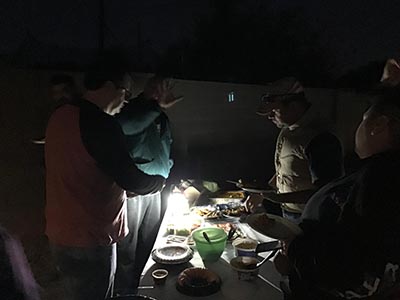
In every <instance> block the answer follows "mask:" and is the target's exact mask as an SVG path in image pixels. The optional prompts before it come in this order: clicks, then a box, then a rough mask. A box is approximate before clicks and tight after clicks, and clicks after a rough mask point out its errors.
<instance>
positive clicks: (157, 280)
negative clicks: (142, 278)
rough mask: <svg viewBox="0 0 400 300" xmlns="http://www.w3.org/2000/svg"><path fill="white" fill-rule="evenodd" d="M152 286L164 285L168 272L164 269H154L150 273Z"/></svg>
mask: <svg viewBox="0 0 400 300" xmlns="http://www.w3.org/2000/svg"><path fill="white" fill-rule="evenodd" d="M151 276H152V277H153V281H154V284H157V285H159V284H164V283H165V280H166V279H167V276H168V271H167V270H165V269H156V270H154V271H153V272H152V273H151Z"/></svg>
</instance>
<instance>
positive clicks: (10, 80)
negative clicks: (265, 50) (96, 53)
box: [0, 67, 367, 236]
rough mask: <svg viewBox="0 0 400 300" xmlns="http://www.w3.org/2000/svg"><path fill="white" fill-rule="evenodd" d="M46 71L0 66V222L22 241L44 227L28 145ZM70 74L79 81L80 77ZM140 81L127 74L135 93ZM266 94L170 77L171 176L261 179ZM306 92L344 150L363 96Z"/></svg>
mask: <svg viewBox="0 0 400 300" xmlns="http://www.w3.org/2000/svg"><path fill="white" fill-rule="evenodd" d="M53 73H56V72H46V71H26V70H15V69H7V68H4V67H3V68H2V69H1V68H0V136H1V140H2V146H1V147H0V178H1V184H0V223H2V224H5V225H6V226H7V227H8V228H11V230H14V231H18V232H20V233H21V232H22V233H23V234H25V235H28V236H35V234H37V233H38V232H42V231H43V226H44V217H43V207H44V203H45V202H44V199H45V196H44V169H43V147H42V146H38V145H33V144H32V143H31V142H30V140H31V139H32V138H37V137H41V136H42V135H43V133H44V128H45V124H46V121H47V117H48V114H49V111H50V108H51V107H52V106H53V105H52V103H51V102H50V100H49V99H48V95H47V84H48V81H49V79H50V77H51V75H52V74H53ZM57 73H59V72H57ZM72 75H74V76H75V77H76V79H77V80H78V81H80V80H81V74H72ZM147 77H148V75H146V74H134V82H135V87H136V90H137V91H139V90H140V88H141V87H142V86H143V84H144V82H145V79H146V78H147ZM266 91H267V90H266V89H265V87H263V86H258V85H242V84H229V83H216V82H198V81H183V80H177V81H176V86H175V93H176V95H184V96H185V99H184V100H183V101H182V102H180V103H179V104H177V105H176V106H174V107H172V108H171V109H170V110H169V111H168V115H169V117H170V120H171V123H172V126H173V134H174V147H173V156H174V158H175V167H174V169H173V172H172V177H174V178H204V179H238V178H256V179H261V178H262V179H264V180H267V179H268V178H269V177H270V176H271V175H272V174H273V152H274V149H275V140H276V136H277V134H278V130H277V129H276V128H275V126H274V125H273V124H271V123H270V122H269V121H268V120H267V119H266V118H262V117H259V116H257V115H256V114H255V110H256V108H257V105H258V101H259V97H260V95H261V94H263V93H265V92H266ZM229 92H234V93H235V101H234V102H228V93H229ZM306 93H307V96H308V97H309V98H310V100H311V101H312V102H313V103H314V105H316V106H318V107H319V109H320V111H321V114H322V115H323V116H325V117H326V118H327V119H329V120H332V121H334V123H335V124H336V129H337V132H338V135H339V137H340V138H341V140H342V142H343V144H344V146H345V149H346V151H347V152H350V151H351V150H352V147H353V136H354V131H355V128H356V125H357V124H358V122H359V121H360V119H361V115H362V112H363V111H364V109H365V107H366V103H367V102H366V101H367V99H365V98H364V97H360V96H357V95H355V94H352V93H350V92H343V91H335V90H321V89H308V90H307V91H306ZM21 220H23V222H22V223H21Z"/></svg>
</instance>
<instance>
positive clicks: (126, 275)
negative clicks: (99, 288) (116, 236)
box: [115, 192, 161, 294]
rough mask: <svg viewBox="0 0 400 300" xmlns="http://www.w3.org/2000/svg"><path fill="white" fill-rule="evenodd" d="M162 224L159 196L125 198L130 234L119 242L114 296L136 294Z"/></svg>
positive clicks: (158, 194)
mask: <svg viewBox="0 0 400 300" xmlns="http://www.w3.org/2000/svg"><path fill="white" fill-rule="evenodd" d="M160 223H161V194H160V193H159V192H158V193H155V194H151V195H144V196H136V197H133V198H128V227H129V234H128V236H126V237H125V238H124V239H123V240H122V241H120V242H119V243H118V267H117V274H116V279H115V285H116V286H115V290H116V291H117V293H121V294H130V293H135V292H136V288H137V286H138V285H139V281H140V275H141V273H142V271H143V268H144V266H145V265H146V262H147V259H148V258H149V256H150V253H151V250H152V248H153V245H154V242H155V240H156V237H157V233H158V229H159V228H160Z"/></svg>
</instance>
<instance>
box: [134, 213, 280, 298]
mask: <svg viewBox="0 0 400 300" xmlns="http://www.w3.org/2000/svg"><path fill="white" fill-rule="evenodd" d="M169 223H170V212H169V211H168V210H167V212H166V214H165V217H164V220H163V222H162V224H161V227H160V230H159V234H158V237H157V240H156V243H155V245H154V248H158V247H160V246H162V245H164V244H165V235H166V227H167V224H169ZM239 226H240V228H241V229H242V231H243V232H244V233H245V234H246V235H247V236H248V237H250V238H253V239H256V240H258V241H260V242H267V241H270V240H271V239H270V238H268V237H266V236H264V235H262V234H259V233H257V232H255V231H254V230H252V229H251V228H250V227H249V226H248V225H247V224H242V223H240V224H239ZM233 257H234V250H233V247H232V245H231V243H230V242H227V246H226V249H225V251H224V253H223V254H222V256H221V258H220V259H219V260H218V261H217V262H214V263H208V262H206V263H204V262H203V261H202V259H201V258H200V256H199V254H198V253H197V251H195V254H194V257H193V259H192V260H191V261H190V262H189V263H187V264H183V265H159V264H156V263H155V262H154V261H153V260H152V259H151V258H149V260H148V262H147V264H146V267H145V269H144V272H143V277H142V279H141V281H140V286H139V291H138V293H139V294H141V295H147V296H151V297H154V298H156V299H157V300H180V299H182V300H184V299H192V298H193V297H190V296H186V295H183V294H181V293H180V292H178V291H177V290H176V287H175V284H176V279H177V276H178V275H179V273H180V272H182V271H183V270H184V269H186V268H189V267H193V266H195V267H207V268H208V269H210V270H212V271H214V272H215V273H216V274H218V275H219V276H220V278H221V281H222V285H221V290H220V291H219V292H217V293H215V294H213V295H210V296H206V297H200V298H201V299H204V300H214V299H215V300H216V299H226V300H244V299H251V300H261V299H262V300H265V299H268V300H282V299H283V294H282V292H281V290H280V288H279V281H280V275H279V274H278V273H277V272H276V270H275V268H274V266H273V264H272V262H271V261H268V262H266V263H265V264H264V265H263V266H262V267H261V269H260V274H259V276H258V278H257V279H255V280H253V281H243V280H239V279H238V274H237V272H236V271H234V270H233V269H232V268H231V267H230V265H229V261H230V259H231V258H233ZM159 268H162V269H167V270H168V272H169V275H168V277H167V280H166V282H165V284H163V285H154V283H153V279H152V277H151V272H152V271H153V270H155V269H159Z"/></svg>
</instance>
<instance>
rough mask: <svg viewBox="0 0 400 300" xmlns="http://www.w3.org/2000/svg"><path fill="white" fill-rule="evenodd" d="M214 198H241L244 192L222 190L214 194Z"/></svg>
mask: <svg viewBox="0 0 400 300" xmlns="http://www.w3.org/2000/svg"><path fill="white" fill-rule="evenodd" d="M215 197H216V198H233V199H239V198H240V199H243V198H244V197H245V193H244V192H243V191H223V192H219V193H217V194H216V195H215Z"/></svg>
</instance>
